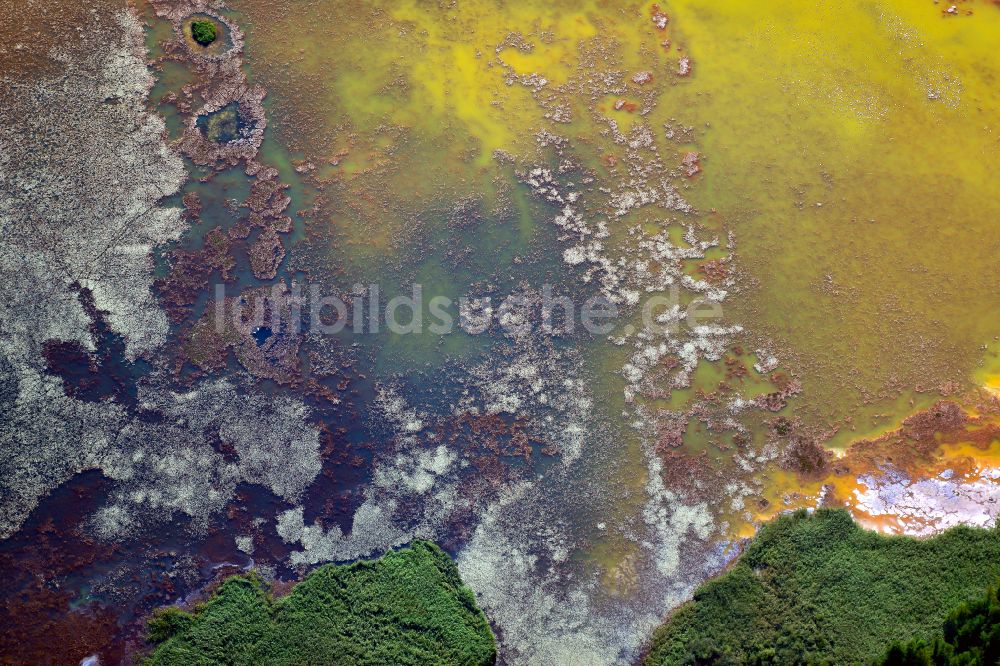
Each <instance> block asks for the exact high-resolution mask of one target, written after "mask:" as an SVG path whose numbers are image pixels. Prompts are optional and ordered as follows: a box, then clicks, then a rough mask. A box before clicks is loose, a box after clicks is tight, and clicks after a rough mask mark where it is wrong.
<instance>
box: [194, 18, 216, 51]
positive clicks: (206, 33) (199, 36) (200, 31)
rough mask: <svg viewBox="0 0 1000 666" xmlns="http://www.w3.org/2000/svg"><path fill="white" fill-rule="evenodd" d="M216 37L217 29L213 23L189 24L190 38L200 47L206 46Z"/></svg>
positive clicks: (196, 22)
mask: <svg viewBox="0 0 1000 666" xmlns="http://www.w3.org/2000/svg"><path fill="white" fill-rule="evenodd" d="M216 37H217V29H216V27H215V22H214V21H192V22H191V38H192V39H193V40H194V41H196V42H198V43H199V44H201V45H202V46H208V45H209V44H211V43H212V42H214V41H215V38H216Z"/></svg>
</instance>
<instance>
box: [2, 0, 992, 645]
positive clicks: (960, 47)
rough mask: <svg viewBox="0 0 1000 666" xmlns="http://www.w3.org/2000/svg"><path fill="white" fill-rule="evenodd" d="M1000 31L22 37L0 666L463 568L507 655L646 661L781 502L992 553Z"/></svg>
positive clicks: (52, 16) (159, 10)
mask: <svg viewBox="0 0 1000 666" xmlns="http://www.w3.org/2000/svg"><path fill="white" fill-rule="evenodd" d="M10 4H11V3H8V5H10ZM207 23H210V24H211V25H212V26H213V28H212V32H211V34H212V35H213V36H214V38H213V39H211V40H210V41H208V42H207V43H206V44H202V43H201V42H200V41H199V39H198V38H196V37H195V32H194V28H195V26H198V25H203V24H207ZM199 30H200V29H199ZM198 34H199V35H201V39H202V41H207V38H205V37H204V33H202V32H199V33H198ZM998 35H1000V5H998V3H996V2H994V1H990V0H965V1H963V2H957V3H956V4H954V5H952V4H948V3H939V2H933V1H932V0H926V1H924V0H919V1H910V0H868V1H864V2H862V1H861V0H847V1H845V2H836V3H835V2H825V1H821V2H810V3H792V2H776V3H744V2H737V1H735V0H733V1H729V0H719V1H716V2H711V3H705V2H689V1H688V0H674V1H672V2H660V3H659V4H653V3H631V2H624V3H621V2H603V1H593V2H590V1H583V2H561V1H559V2H533V1H525V2H498V1H491V0H470V1H468V2H455V3H445V2H442V3H432V4H429V3H423V2H408V1H400V2H391V3H389V2H377V1H369V2H362V1H354V0H312V1H311V2H297V1H291V0H269V1H267V2H263V1H258V0H226V2H222V1H221V0H135V1H134V2H126V0H80V1H79V2H73V3H65V2H58V1H56V0H38V1H36V2H32V3H28V4H23V3H18V6H16V7H14V6H3V7H0V120H2V122H0V229H2V231H0V277H2V284H3V294H4V296H3V298H2V299H0V322H2V323H0V331H2V335H0V539H2V541H0V561H2V563H3V564H2V566H3V570H4V572H5V575H4V576H3V579H4V582H3V583H2V586H0V587H2V590H3V597H4V599H5V600H6V602H5V603H3V604H0V608H2V610H0V616H2V618H3V622H4V624H5V626H7V627H9V630H8V631H5V632H4V636H3V637H2V638H0V654H2V655H3V657H4V658H5V659H6V660H7V661H9V662H11V663H50V662H51V663H79V662H80V660H83V659H86V658H89V657H96V658H99V659H100V660H101V663H117V662H118V661H122V660H124V661H125V662H129V661H132V660H135V659H136V658H138V656H139V655H142V654H144V653H145V651H146V650H147V649H148V645H147V644H146V642H145V638H144V637H145V628H144V627H145V625H144V623H145V619H146V618H147V617H148V615H149V613H150V612H151V611H152V610H153V609H155V608H157V607H161V606H164V605H170V604H181V605H184V604H190V603H192V602H193V601H194V600H196V599H199V598H203V595H205V594H206V592H207V590H209V589H211V588H212V586H213V584H214V583H215V582H217V581H218V580H219V579H220V578H222V577H224V576H226V575H228V574H232V573H235V572H240V571H246V570H249V569H254V570H256V571H257V572H258V575H259V576H260V577H261V579H262V580H266V581H272V584H273V586H274V587H275V589H281V588H282V586H287V585H288V584H290V583H291V582H292V581H295V580H299V579H301V578H302V576H303V575H305V574H306V573H307V572H308V571H310V570H312V569H313V568H314V567H315V566H316V565H319V564H322V563H327V562H350V561H354V560H357V559H360V558H369V557H377V556H380V555H382V554H384V553H385V552H387V551H389V550H391V549H394V548H398V547H402V546H405V545H407V544H410V543H412V542H414V541H416V540H432V541H435V542H437V543H439V544H441V546H442V547H443V548H444V549H445V551H447V552H448V553H449V554H450V555H451V556H452V557H454V558H455V560H456V562H457V566H458V571H459V573H460V576H461V579H462V581H463V582H464V583H465V584H466V585H468V586H469V588H470V589H471V590H472V591H473V592H474V593H475V596H476V601H477V603H478V604H479V606H481V607H482V609H483V610H484V611H485V613H486V617H487V618H488V620H489V622H490V623H491V625H492V627H493V628H494V630H495V633H496V635H497V639H498V648H499V654H500V659H501V661H503V662H504V663H518V664H520V663H526V664H529V663H530V664H535V663H574V664H582V663H594V664H613V663H629V662H632V661H634V660H635V659H636V658H637V656H638V655H640V654H641V652H642V650H643V649H644V646H645V645H646V644H647V643H648V640H649V637H650V635H651V633H652V631H653V629H654V628H655V627H656V626H657V625H658V624H659V623H660V621H661V620H662V618H663V617H664V616H665V615H666V614H668V613H669V612H670V610H671V609H672V608H675V607H676V606H677V605H678V604H680V603H681V602H683V601H684V600H685V599H687V598H688V597H689V596H690V594H691V592H692V590H693V589H694V588H695V587H696V586H697V585H698V584H700V583H701V582H703V581H704V580H706V579H707V578H709V577H711V576H713V575H715V574H717V573H718V572H719V571H721V570H722V569H723V568H724V567H725V566H726V565H727V563H729V562H731V561H732V559H733V558H734V557H735V556H736V555H737V554H738V552H739V550H740V548H741V546H742V544H743V540H744V539H745V538H747V537H749V536H751V535H753V534H754V533H755V531H756V530H757V528H758V527H759V525H760V524H762V523H763V522H764V521H767V520H769V519H771V518H773V517H774V516H776V515H778V514H779V513H781V512H783V511H786V510H790V509H795V508H803V507H805V508H810V507H817V506H842V507H845V508H847V509H848V510H849V511H850V512H851V513H852V515H853V516H854V517H855V519H856V520H858V521H859V522H861V523H862V524H863V525H865V526H867V527H870V528H873V529H878V530H880V531H884V532H890V533H907V534H913V535H931V534H935V533H937V532H940V531H942V530H944V529H946V528H948V527H950V526H953V525H958V524H969V525H978V526H987V525H992V524H993V523H994V522H995V520H996V517H997V514H998V511H1000V501H998V500H1000V434H998V432H1000V337H998V336H1000V282H998V280H1000V277H998V275H1000V274H998V272H997V262H996V257H997V256H998V250H1000V234H998V233H997V232H998V230H1000V181H998V179H997V176H996V174H997V173H1000V171H998V168H1000V135H998V118H1000V94H998V93H997V91H998V90H1000V87H998V83H1000V81H998V76H1000V58H998V57H997V49H996V46H997V36H998Z"/></svg>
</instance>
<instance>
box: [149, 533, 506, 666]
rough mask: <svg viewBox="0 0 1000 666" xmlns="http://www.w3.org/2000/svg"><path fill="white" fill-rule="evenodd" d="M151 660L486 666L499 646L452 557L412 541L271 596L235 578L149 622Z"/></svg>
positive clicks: (160, 663) (256, 583) (160, 664)
mask: <svg viewBox="0 0 1000 666" xmlns="http://www.w3.org/2000/svg"><path fill="white" fill-rule="evenodd" d="M149 640H150V641H151V642H153V643H156V644H157V647H156V648H155V650H154V651H153V653H152V655H151V656H150V657H149V658H148V659H147V660H146V664H147V665H148V666H154V665H155V666H166V665H173V664H183V665H184V666H191V665H195V664H288V665H293V664H307V663H308V664H318V663H324V664H326V663H329V664H344V665H346V664H351V665H357V666H360V665H362V664H372V665H375V664H467V665H470V666H471V665H474V664H491V663H493V662H494V660H495V658H496V644H495V641H494V639H493V633H492V631H491V630H490V627H489V624H488V623H487V622H486V617H485V616H484V615H483V613H482V611H481V610H479V608H478V606H477V605H476V601H475V598H474V597H473V594H472V592H471V591H470V590H469V588H467V587H465V586H464V585H463V584H462V581H461V579H460V578H459V575H458V569H457V568H456V566H455V564H454V562H452V561H451V559H450V558H449V557H448V555H446V554H445V553H444V551H442V550H441V549H440V548H438V547H437V546H436V545H434V544H433V543H429V542H425V541H418V542H415V543H414V544H413V545H412V546H410V547H408V548H405V549H403V550H400V551H396V552H390V553H388V554H387V555H385V556H384V557H382V558H380V559H378V560H370V561H361V562H355V563H353V564H350V565H326V566H323V567H320V568H319V569H317V570H316V571H314V572H312V573H311V574H310V575H309V576H307V577H306V578H305V580H303V581H302V582H301V583H299V584H297V585H296V586H295V587H294V588H293V589H292V591H291V592H290V593H289V594H288V595H287V596H285V597H282V598H279V599H274V598H272V597H271V596H270V594H269V593H268V592H267V591H266V589H265V588H264V586H263V584H262V583H261V581H260V580H258V579H257V578H256V577H254V576H252V575H251V576H234V577H232V578H229V579H228V580H226V581H225V582H223V583H222V585H221V586H220V587H219V589H218V591H217V592H216V593H215V595H214V596H213V597H212V598H211V599H210V600H209V601H207V602H206V603H204V604H203V605H201V606H200V607H199V608H197V609H196V610H195V611H194V612H193V613H187V612H184V611H181V610H179V609H176V608H168V609H165V610H163V611H161V612H159V613H157V614H156V615H155V616H154V617H153V619H152V620H150V622H149Z"/></svg>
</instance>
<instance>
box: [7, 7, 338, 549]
mask: <svg viewBox="0 0 1000 666" xmlns="http://www.w3.org/2000/svg"><path fill="white" fill-rule="evenodd" d="M115 18H116V20H117V23H118V27H119V28H120V29H118V30H114V31H111V30H106V29H102V28H101V29H99V28H98V27H95V26H96V25H98V24H97V23H95V26H81V39H82V40H83V45H82V46H81V47H80V48H75V49H74V50H73V52H72V53H71V52H69V51H68V50H57V51H55V52H53V53H51V54H50V56H51V57H52V58H53V59H54V60H55V61H57V62H58V63H60V66H61V68H62V71H61V72H59V73H57V74H56V75H52V76H40V77H39V78H34V79H30V80H18V79H12V78H3V79H0V99H2V100H3V107H4V115H5V122H4V123H3V124H2V125H0V283H2V289H3V297H2V298H0V321H2V322H3V324H2V325H3V335H2V336H0V366H3V368H4V370H5V372H4V373H3V374H4V375H5V377H4V379H3V381H2V382H0V383H2V386H3V390H2V391H0V412H2V415H3V427H2V429H0V489H2V492H0V538H5V537H8V536H10V535H11V534H13V533H14V532H15V531H16V530H17V529H18V527H19V526H20V525H21V524H22V523H23V521H24V519H25V518H26V517H27V515H28V513H29V512H30V511H31V510H32V509H33V508H34V507H35V506H36V505H37V503H38V501H39V499H40V498H41V497H42V496H44V495H45V494H46V493H48V492H49V491H50V490H51V489H52V488H54V487H56V486H58V485H59V484H61V483H64V482H65V481H67V480H69V479H70V478H72V476H73V475H75V474H77V473H79V472H81V471H84V470H89V469H100V470H101V471H102V472H103V474H104V475H105V476H106V477H108V478H110V479H111V480H112V481H114V488H113V490H112V492H111V496H110V500H109V503H108V505H107V506H105V507H103V508H102V509H101V510H99V511H98V512H97V513H96V515H94V516H93V517H92V519H91V521H90V524H91V527H92V528H93V529H94V531H95V532H96V533H98V534H99V535H101V536H104V537H108V538H111V537H117V536H120V535H121V534H122V533H123V532H128V531H131V530H133V529H135V528H137V527H139V526H141V525H143V524H147V523H150V522H152V523H156V522H157V521H161V520H166V519H169V518H170V517H171V516H172V515H173V514H174V513H175V512H181V513H184V514H186V515H188V516H191V517H192V518H193V519H194V521H195V524H196V525H203V524H204V523H205V522H206V521H207V520H208V517H209V516H210V515H211V514H212V513H213V512H216V511H218V510H220V509H221V508H222V507H224V506H225V503H226V502H227V501H229V500H230V499H231V498H232V496H233V491H234V489H235V487H236V484H237V483H240V482H249V483H259V484H263V485H266V486H268V487H269V488H271V489H272V490H273V491H274V492H275V493H276V494H278V495H280V496H282V497H284V498H286V499H289V500H293V501H294V500H295V499H297V498H298V496H299V495H300V494H301V492H302V490H303V489H304V488H305V487H306V486H307V485H308V484H309V483H311V481H312V479H313V478H315V476H316V474H318V472H319V469H320V461H319V453H318V448H319V446H318V445H319V436H318V433H317V431H316V430H315V429H314V428H312V427H310V426H309V425H307V420H308V418H307V417H308V412H307V410H306V408H305V407H304V406H303V405H302V404H301V403H299V402H297V401H294V400H290V399H287V398H277V399H275V398H270V397H265V396H260V395H255V394H253V393H252V392H249V391H247V390H246V389H245V388H242V387H240V388H238V387H237V386H236V385H235V384H234V383H231V382H226V381H216V382H209V383H206V384H203V385H201V386H200V387H198V388H197V389H196V390H194V391H190V392H184V393H174V392H171V391H170V390H169V389H168V387H167V385H166V384H164V383H161V382H160V381H159V380H157V379H156V375H157V373H155V372H154V373H153V374H152V376H151V378H150V379H147V380H146V381H145V382H144V383H143V384H142V385H141V386H140V389H139V402H140V403H141V406H142V408H144V409H145V410H147V411H149V412H154V413H159V415H160V416H161V417H162V421H161V422H155V421H154V420H150V419H144V418H140V417H139V416H137V415H136V414H133V413H131V412H130V411H129V409H127V408H126V407H125V406H124V405H122V404H120V403H119V402H117V401H111V400H105V401H101V402H89V401H85V400H81V399H76V398H73V397H70V396H68V395H67V394H66V393H65V391H64V388H63V384H62V381H61V379H60V378H59V377H57V376H54V375H52V374H50V373H48V372H47V368H46V362H45V359H44V357H43V355H42V351H43V347H44V345H45V343H46V342H48V341H50V340H60V341H68V342H77V343H79V344H80V345H82V346H83V348H84V349H87V350H93V349H95V342H96V341H95V340H94V339H92V333H91V329H92V326H93V324H94V323H95V322H94V321H92V316H91V313H90V312H89V311H88V309H87V308H86V307H84V300H83V298H82V294H81V292H80V290H81V289H83V290H88V291H89V293H90V295H91V296H92V298H93V303H94V306H95V307H96V309H97V310H99V311H103V312H104V315H103V316H104V319H105V321H106V322H107V324H108V326H109V327H110V329H111V331H113V332H114V333H118V334H120V335H121V336H122V337H123V338H124V340H125V345H126V356H127V357H128V358H129V359H134V358H136V357H138V356H153V355H154V353H155V352H156V351H157V350H158V349H159V348H160V347H161V346H162V344H163V343H164V341H165V338H166V334H167V330H168V324H167V318H166V315H165V314H164V312H163V311H162V310H161V309H160V308H159V306H158V304H157V302H156V299H155V298H154V296H153V294H152V292H151V289H150V287H151V284H152V280H153V276H152V270H153V263H152V258H151V252H152V251H153V248H154V247H156V246H158V245H161V244H163V243H166V242H168V241H171V240H174V239H176V238H178V237H179V236H180V234H181V233H182V232H183V231H184V230H185V225H184V223H183V222H182V219H181V216H180V211H179V210H178V209H174V208H164V207H161V206H160V205H159V204H158V202H159V201H160V200H161V199H162V198H163V197H166V196H169V195H171V194H174V193H176V192H177V191H178V189H179V187H180V185H181V184H182V183H183V181H184V178H185V171H184V165H183V162H182V160H181V158H180V157H179V156H178V155H177V154H176V153H175V152H173V151H172V150H171V149H169V148H168V147H167V145H166V144H165V142H164V133H165V131H164V123H163V121H162V119H160V118H159V117H157V116H155V115H152V114H150V113H148V112H147V110H146V96H147V95H148V92H149V90H150V88H151V86H152V84H153V79H152V77H151V75H150V73H149V71H148V69H147V67H146V62H145V47H144V41H143V39H144V37H143V29H142V25H141V23H140V22H139V20H138V18H137V17H136V16H135V15H134V14H133V13H131V12H129V11H122V12H120V13H118V14H117V15H116V17H115ZM95 21H97V18H96V17H95ZM215 442H222V443H224V444H228V445H231V446H232V448H233V449H234V450H235V452H236V454H235V456H234V459H231V460H230V459H227V458H226V456H224V455H223V454H222V453H221V452H220V451H218V450H216V449H215V448H214V446H213V444H214V443H215Z"/></svg>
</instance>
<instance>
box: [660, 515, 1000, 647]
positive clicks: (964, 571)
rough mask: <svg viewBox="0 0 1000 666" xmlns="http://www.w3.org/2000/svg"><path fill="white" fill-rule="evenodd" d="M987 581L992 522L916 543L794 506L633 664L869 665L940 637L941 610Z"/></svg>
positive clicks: (999, 537) (995, 559) (996, 546)
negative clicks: (892, 647)
mask: <svg viewBox="0 0 1000 666" xmlns="http://www.w3.org/2000/svg"><path fill="white" fill-rule="evenodd" d="M998 576H1000V529H996V528H994V529H989V530H984V529H973V528H966V527H959V528H954V529H951V530H949V531H947V532H944V533H942V534H941V535H939V536H937V537H934V538H932V539H926V540H918V539H913V538H910V537H902V536H893V537H887V536H882V535H880V534H877V533H875V532H869V531H867V530H864V529H862V528H861V527H859V526H858V525H857V524H856V523H854V522H853V521H852V520H851V518H850V516H849V515H848V514H847V512H845V511H842V510H834V509H820V510H818V511H816V512H815V513H814V514H808V513H807V512H805V511H799V512H797V513H794V514H790V515H787V516H783V517H781V518H778V519H777V520H775V521H774V522H772V523H769V524H767V525H766V526H765V527H764V528H763V529H762V530H761V532H760V534H759V535H758V536H757V537H756V538H755V539H754V540H753V541H752V542H751V543H750V545H749V546H748V547H747V549H746V551H745V552H744V553H743V555H742V556H741V557H740V558H739V559H738V560H737V561H736V563H735V564H734V565H733V567H732V569H730V570H729V571H728V572H726V573H725V574H723V575H722V576H720V577H718V578H716V579H714V580H711V581H709V582H707V583H705V584H704V585H702V586H701V587H700V588H698V590H697V591H696V592H695V595H694V599H693V600H692V601H691V602H690V603H688V604H687V605H685V606H682V607H681V608H680V609H678V610H677V611H676V613H674V615H673V616H672V617H671V618H670V619H669V620H668V621H667V623H666V624H664V625H663V626H662V627H660V629H659V630H658V631H657V632H656V634H655V636H654V638H653V643H652V649H651V651H650V653H649V655H648V657H647V659H646V662H645V663H646V664H647V666H652V665H654V664H655V665H661V664H663V665H666V664H691V663H699V664H737V663H738V664H754V663H779V664H783V663H811V664H823V663H828V664H855V663H869V662H871V661H872V660H874V659H878V658H879V657H881V656H882V655H883V654H884V653H885V650H886V647H887V646H888V645H889V644H891V643H893V642H894V641H908V640H911V639H914V638H925V639H926V638H930V637H932V636H934V635H935V634H937V633H938V632H940V630H941V627H942V625H943V623H944V622H945V620H946V615H947V613H948V610H949V609H951V608H954V607H956V606H958V605H959V604H961V603H962V602H964V601H966V600H969V599H972V598H974V597H978V596H981V595H982V591H983V589H985V588H986V587H987V586H988V585H990V584H992V583H994V582H995V581H996V579H997V577H998Z"/></svg>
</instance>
